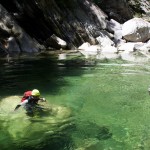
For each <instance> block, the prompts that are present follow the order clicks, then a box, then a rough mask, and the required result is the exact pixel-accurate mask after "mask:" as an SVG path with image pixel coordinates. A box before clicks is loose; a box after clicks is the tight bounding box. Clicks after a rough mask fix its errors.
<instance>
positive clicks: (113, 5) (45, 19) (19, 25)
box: [0, 0, 133, 54]
mask: <svg viewBox="0 0 150 150" xmlns="http://www.w3.org/2000/svg"><path fill="white" fill-rule="evenodd" d="M130 5H131V3H130ZM0 8H1V14H0V17H1V21H0V22H1V24H2V26H1V27H0V28H1V30H0V35H1V36H0V43H1V46H0V47H1V50H0V52H1V53H3V54H4V53H10V52H12V51H17V52H18V53H20V52H36V51H39V49H41V48H47V47H52V48H54V49H57V48H59V47H57V46H56V47H55V45H54V44H53V42H50V41H51V40H50V39H51V36H52V35H54V34H55V35H56V36H57V37H59V38H61V39H62V40H64V41H66V42H67V47H66V49H75V48H77V47H78V46H80V45H81V44H82V43H83V42H89V43H90V44H96V40H95V38H96V37H98V36H99V34H100V31H101V30H107V22H108V20H109V19H111V18H113V19H115V20H117V21H118V22H120V23H123V22H125V21H127V20H128V19H131V18H132V17H133V11H132V8H131V7H129V5H128V3H127V1H126V0H119V1H118V0H113V2H112V0H105V1H104V0H101V1H99V0H97V1H95V2H94V1H93V0H57V1H55V0H42V1H40V0H13V1H9V0H1V5H0ZM10 37H11V38H10ZM10 41H11V42H10ZM10 43H11V44H10ZM9 45H12V46H9ZM14 45H16V46H15V50H14V48H13V46H14Z"/></svg>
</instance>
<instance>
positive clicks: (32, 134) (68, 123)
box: [0, 96, 74, 149]
mask: <svg viewBox="0 0 150 150" xmlns="http://www.w3.org/2000/svg"><path fill="white" fill-rule="evenodd" d="M18 103H20V97H19V96H10V97H6V98H3V99H1V101H0V121H1V125H0V131H3V132H4V134H6V139H7V138H8V139H7V141H12V143H10V144H9V145H8V146H11V144H12V145H13V144H14V143H15V146H16V149H17V148H18V147H19V148H20V147H21V149H26V148H27V149H32V148H35V147H36V149H43V147H46V146H47V145H49V148H50V147H51V146H52V147H57V146H58V145H59V144H60V143H62V144H63V143H65V142H64V141H66V138H67V141H69V133H70V132H67V131H68V130H70V129H72V127H73V126H74V123H73V120H74V119H73V116H72V113H71V110H70V109H69V108H67V107H63V106H56V105H52V104H49V103H48V102H46V103H42V104H41V105H42V107H43V108H44V109H43V111H41V112H35V115H34V116H32V117H30V116H28V115H27V114H26V111H25V110H24V109H23V108H22V107H20V108H19V109H18V110H17V111H14V108H15V107H16V105H17V104H18ZM68 143H69V142H68ZM4 144H5V143H3V141H2V140H1V138H0V145H2V147H5V145H4ZM61 147H62V146H61ZM5 148H6V147H5ZM9 148H10V147H9ZM57 149H58V148H57Z"/></svg>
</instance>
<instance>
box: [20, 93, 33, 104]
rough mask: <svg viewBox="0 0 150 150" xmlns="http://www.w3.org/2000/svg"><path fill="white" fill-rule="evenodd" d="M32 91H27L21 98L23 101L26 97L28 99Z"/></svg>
mask: <svg viewBox="0 0 150 150" xmlns="http://www.w3.org/2000/svg"><path fill="white" fill-rule="evenodd" d="M31 93H32V91H26V92H25V93H24V95H23V97H22V99H21V102H23V101H24V100H25V99H28V98H29V97H30V96H31Z"/></svg>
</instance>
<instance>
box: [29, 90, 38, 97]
mask: <svg viewBox="0 0 150 150" xmlns="http://www.w3.org/2000/svg"><path fill="white" fill-rule="evenodd" d="M31 95H32V96H40V92H39V90H37V89H34V90H32V93H31Z"/></svg>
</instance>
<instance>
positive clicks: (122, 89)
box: [0, 58, 150, 150]
mask: <svg viewBox="0 0 150 150" xmlns="http://www.w3.org/2000/svg"><path fill="white" fill-rule="evenodd" d="M94 64H95V65H91V66H90V65H88V66H87V65H83V64H82V65H78V66H74V65H62V64H58V63H57V62H56V61H55V60H53V59H49V58H41V59H39V58H38V59H25V60H16V61H14V62H12V63H11V64H8V63H6V62H3V63H1V65H0V97H1V99H2V98H4V97H8V96H13V95H22V94H23V92H24V91H26V90H30V89H34V88H37V89H39V90H40V92H41V95H42V96H44V97H45V98H46V99H47V101H48V102H49V103H53V104H56V105H60V106H66V107H68V108H70V109H71V110H72V112H73V114H74V117H75V122H74V123H75V127H74V128H72V129H71V130H69V131H68V132H70V136H69V137H70V138H69V140H68V141H67V142H68V143H69V144H68V145H69V146H66V145H63V144H61V146H60V147H59V149H60V150H81V149H82V150H83V149H84V150H149V149H150V96H149V94H148V91H147V89H148V87H149V85H150V65H149V64H148V63H145V64H141V63H129V62H128V63H125V62H121V61H114V62H97V63H94ZM10 105H11V104H10ZM12 115H13V114H12ZM16 119H17V118H16ZM4 122H5V124H7V122H8V120H7V119H3V123H4ZM0 124H2V122H1V123H0ZM41 124H42V121H41ZM9 125H10V126H11V123H10V124H9ZM41 127H42V126H41ZM13 128H17V124H16V126H13ZM6 132H7V128H5V129H4V128H3V127H2V126H1V125H0V147H1V148H0V149H1V150H4V149H8V150H9V149H10V150H12V149H13V147H12V146H13V144H14V147H15V142H14V143H13V142H11V144H10V146H9V140H11V141H12V138H11V137H10V136H7V135H8V134H6ZM22 132H23V131H22ZM18 134H19V133H18ZM20 134H21V133H20ZM34 138H35V137H34V134H33V135H32V137H30V140H31V139H34ZM20 140H21V137H20ZM26 140H28V139H26ZM6 145H7V146H6ZM14 149H17V148H14ZM18 149H23V148H19V147H18ZM29 149H30V148H29ZM33 149H34V148H32V150H33ZM36 149H38V148H36ZM39 149H47V150H48V149H51V150H57V149H58V148H56V147H55V146H51V147H49V145H48V144H47V145H44V147H42V145H41V147H39Z"/></svg>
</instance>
